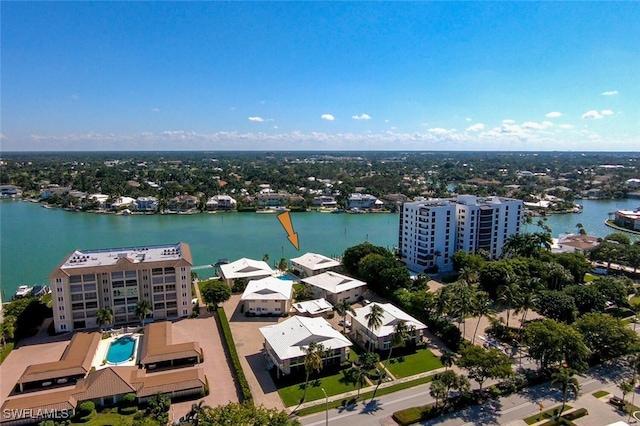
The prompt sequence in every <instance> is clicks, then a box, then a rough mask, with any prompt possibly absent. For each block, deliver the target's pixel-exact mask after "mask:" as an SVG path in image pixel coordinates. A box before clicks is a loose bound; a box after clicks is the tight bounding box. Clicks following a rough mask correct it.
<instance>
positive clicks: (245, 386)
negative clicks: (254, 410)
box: [217, 308, 253, 404]
mask: <svg viewBox="0 0 640 426" xmlns="http://www.w3.org/2000/svg"><path fill="white" fill-rule="evenodd" d="M217 311H218V318H219V319H220V326H221V327H222V333H223V334H224V340H225V342H226V343H227V345H226V347H227V351H228V352H229V357H230V358H231V363H232V364H233V369H234V370H235V372H236V378H237V380H238V384H239V386H240V391H241V392H242V402H246V403H249V404H253V395H251V388H249V382H247V378H246V377H245V375H244V371H243V370H242V365H241V364H240V358H239V357H238V352H237V351H236V344H235V342H234V341H233V336H232V335H231V327H229V321H228V320H227V314H226V313H225V312H224V309H222V308H218V309H217Z"/></svg>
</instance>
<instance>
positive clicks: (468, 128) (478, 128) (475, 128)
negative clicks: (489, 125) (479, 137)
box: [467, 123, 484, 132]
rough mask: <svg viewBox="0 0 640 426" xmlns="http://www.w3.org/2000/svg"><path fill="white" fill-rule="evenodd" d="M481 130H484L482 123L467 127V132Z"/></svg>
mask: <svg viewBox="0 0 640 426" xmlns="http://www.w3.org/2000/svg"><path fill="white" fill-rule="evenodd" d="M483 129H484V124H482V123H477V124H473V125H471V126H469V127H467V131H468V132H477V131H479V130H483Z"/></svg>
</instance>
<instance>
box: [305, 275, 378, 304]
mask: <svg viewBox="0 0 640 426" xmlns="http://www.w3.org/2000/svg"><path fill="white" fill-rule="evenodd" d="M302 282H304V283H307V284H309V285H311V288H312V290H313V296H314V298H316V299H320V298H324V299H326V300H327V301H328V302H329V303H331V304H332V305H336V304H337V303H338V302H341V301H342V300H348V301H350V302H356V301H357V300H358V299H359V298H361V297H363V294H364V292H365V290H366V287H367V283H365V282H364V281H360V280H356V279H355V278H351V277H347V276H346V275H342V274H338V273H337V272H332V271H329V272H324V273H322V274H320V275H314V276H311V277H308V278H305V279H303V280H302Z"/></svg>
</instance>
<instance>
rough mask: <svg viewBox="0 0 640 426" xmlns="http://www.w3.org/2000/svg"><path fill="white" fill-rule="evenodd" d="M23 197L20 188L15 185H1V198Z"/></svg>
mask: <svg viewBox="0 0 640 426" xmlns="http://www.w3.org/2000/svg"><path fill="white" fill-rule="evenodd" d="M21 195H22V191H21V190H20V188H18V187H17V186H14V185H0V198H16V197H19V196H21Z"/></svg>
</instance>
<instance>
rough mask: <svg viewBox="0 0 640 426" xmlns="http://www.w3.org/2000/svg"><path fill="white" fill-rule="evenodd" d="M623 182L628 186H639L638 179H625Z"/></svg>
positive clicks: (639, 180) (639, 181)
mask: <svg viewBox="0 0 640 426" xmlns="http://www.w3.org/2000/svg"><path fill="white" fill-rule="evenodd" d="M625 183H626V184H627V186H628V187H629V188H640V179H627V180H626V181H625Z"/></svg>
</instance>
